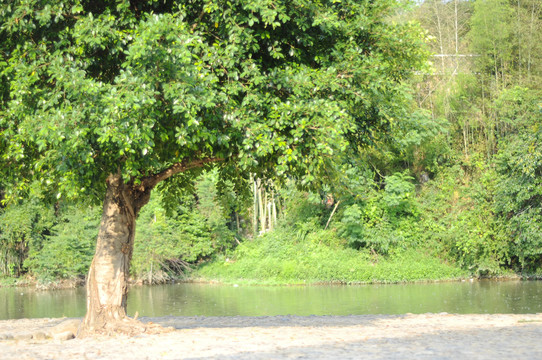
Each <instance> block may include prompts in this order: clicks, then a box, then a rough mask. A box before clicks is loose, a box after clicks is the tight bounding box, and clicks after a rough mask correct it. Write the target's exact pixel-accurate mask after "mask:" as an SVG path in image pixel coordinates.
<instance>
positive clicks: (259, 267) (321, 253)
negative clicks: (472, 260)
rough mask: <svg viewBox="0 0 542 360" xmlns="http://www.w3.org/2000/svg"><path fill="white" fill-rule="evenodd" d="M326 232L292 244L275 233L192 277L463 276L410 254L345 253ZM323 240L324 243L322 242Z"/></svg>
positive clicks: (265, 280) (393, 279)
mask: <svg viewBox="0 0 542 360" xmlns="http://www.w3.org/2000/svg"><path fill="white" fill-rule="evenodd" d="M329 238H333V234H332V233H331V232H329V231H319V232H317V233H314V234H311V235H309V236H307V238H306V239H302V240H300V239H292V238H291V237H288V236H287V234H285V233H284V232H281V231H275V232H274V233H272V234H267V235H265V236H263V237H260V238H257V239H256V240H254V241H252V242H251V241H247V242H245V243H243V244H241V245H240V246H239V247H238V248H237V249H236V250H235V251H234V252H233V253H231V254H230V255H229V256H219V257H217V258H216V259H215V260H214V261H212V262H209V263H206V264H203V265H201V266H200V267H199V268H198V269H197V270H196V271H195V272H194V273H193V274H192V278H193V279H197V280H203V281H217V282H221V283H239V284H262V285H264V284H265V285H271V284H277V285H278V284H315V283H344V284H362V283H400V282H418V281H437V280H454V279H460V278H465V277H468V276H469V274H468V273H467V272H466V271H464V270H462V269H460V268H458V267H454V266H452V265H449V264H445V263H443V262H441V261H440V260H439V259H437V258H433V257H430V256H428V255H425V254H423V253H420V252H418V251H415V250H407V251H392V252H391V254H390V255H387V256H376V255H372V254H371V253H370V252H368V251H358V250H354V249H351V248H345V247H344V246H343V245H341V244H338V243H337V242H336V241H335V240H331V241H329ZM326 240H327V241H326Z"/></svg>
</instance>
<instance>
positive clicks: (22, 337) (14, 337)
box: [13, 334, 32, 340]
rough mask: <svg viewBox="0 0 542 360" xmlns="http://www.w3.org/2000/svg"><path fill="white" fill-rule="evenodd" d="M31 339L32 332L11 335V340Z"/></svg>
mask: <svg viewBox="0 0 542 360" xmlns="http://www.w3.org/2000/svg"><path fill="white" fill-rule="evenodd" d="M30 339H32V334H17V335H15V336H13V340H30Z"/></svg>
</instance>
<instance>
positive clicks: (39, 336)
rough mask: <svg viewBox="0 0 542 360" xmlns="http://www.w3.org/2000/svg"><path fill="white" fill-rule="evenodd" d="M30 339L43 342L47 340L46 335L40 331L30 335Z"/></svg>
mask: <svg viewBox="0 0 542 360" xmlns="http://www.w3.org/2000/svg"><path fill="white" fill-rule="evenodd" d="M32 339H34V340H45V339H47V335H46V334H45V333H44V332H42V331H38V332H36V333H34V334H33V335H32Z"/></svg>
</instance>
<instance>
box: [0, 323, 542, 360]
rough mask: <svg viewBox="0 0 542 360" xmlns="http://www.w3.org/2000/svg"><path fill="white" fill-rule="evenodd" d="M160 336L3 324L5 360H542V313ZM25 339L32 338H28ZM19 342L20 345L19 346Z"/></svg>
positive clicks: (200, 326)
mask: <svg viewBox="0 0 542 360" xmlns="http://www.w3.org/2000/svg"><path fill="white" fill-rule="evenodd" d="M141 320H143V321H145V322H151V321H152V322H154V323H159V324H161V325H164V326H172V327H174V328H175V329H176V330H175V331H173V332H170V333H164V334H160V335H140V336H137V337H127V336H115V337H109V338H108V337H97V338H86V339H73V340H59V339H53V340H51V339H49V340H38V339H29V338H28V337H29V335H28V334H31V333H36V332H37V331H46V330H47V329H49V328H51V327H54V326H55V325H58V324H59V323H61V322H63V321H65V319H22V320H4V321H0V337H1V336H2V335H4V337H6V334H8V335H11V336H12V337H14V338H15V339H11V340H0V358H1V359H296V358H299V359H405V358H416V359H542V340H541V339H542V314H533V315H450V314H422V315H412V314H407V315H389V316H388V315H361V316H308V317H303V316H273V317H161V318H143V319H141ZM25 334H26V335H25ZM16 339H18V340H16Z"/></svg>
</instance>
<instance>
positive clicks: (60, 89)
mask: <svg viewBox="0 0 542 360" xmlns="http://www.w3.org/2000/svg"><path fill="white" fill-rule="evenodd" d="M394 6H395V1H392V0H380V1H368V0H367V1H306V0H296V1H267V0H253V1H183V2H174V1H165V2H162V1H153V0H151V1H146V2H129V1H106V2H99V3H96V2H93V1H79V0H76V1H73V0H72V1H47V2H43V1H36V0H22V1H14V2H11V3H10V4H8V5H3V6H2V9H1V10H0V20H1V21H0V22H1V23H2V26H1V29H0V31H1V36H2V38H4V39H6V41H3V42H2V45H0V56H1V59H2V60H1V61H0V66H1V73H2V78H1V79H2V80H1V85H0V89H1V92H2V102H1V108H0V116H1V117H0V131H1V133H0V135H1V139H2V140H1V141H2V143H1V145H0V147H1V149H2V151H1V153H2V155H1V156H2V170H1V171H2V173H3V174H4V175H5V180H6V181H7V182H10V183H11V184H17V186H18V188H19V189H22V190H24V189H25V188H27V187H28V185H29V184H30V182H31V181H34V180H38V181H39V182H40V183H41V184H43V185H44V188H45V189H46V190H47V192H48V193H49V195H52V196H56V197H61V196H63V197H67V198H81V197H86V198H88V197H95V198H97V199H99V200H101V199H102V198H103V193H104V186H105V179H106V178H107V176H108V175H109V174H111V173H118V172H120V173H121V174H122V176H123V179H124V181H125V182H133V183H138V182H141V181H145V179H146V181H150V178H151V177H154V178H153V179H154V180H152V181H159V180H162V179H165V178H166V177H168V176H169V175H171V173H176V172H180V171H184V170H186V169H188V168H192V167H200V166H201V165H203V164H204V163H207V162H221V163H222V168H223V169H224V172H226V171H229V172H230V173H232V174H235V175H238V174H241V173H248V172H249V171H250V172H257V173H264V174H267V175H275V176H276V175H278V176H283V175H285V174H287V175H288V176H290V177H294V178H297V179H299V180H302V181H305V182H310V181H312V180H314V179H315V177H316V175H318V173H319V172H321V171H322V170H323V169H324V168H325V164H326V162H328V161H329V160H330V159H331V158H332V157H333V155H334V154H336V153H337V152H340V151H344V150H345V149H347V148H348V147H349V146H351V145H353V146H354V148H355V146H357V145H360V144H361V145H363V144H368V143H371V141H373V140H374V139H375V138H377V137H379V136H380V135H381V134H383V133H385V132H386V130H387V129H389V127H390V125H391V124H392V123H393V122H394V121H397V119H398V117H400V116H405V114H406V113H405V100H404V99H405V92H404V89H403V88H402V87H401V85H400V84H401V81H402V80H403V79H404V78H405V77H407V76H408V75H409V74H411V73H412V72H413V71H414V70H415V69H417V68H419V67H420V66H422V65H423V64H424V62H425V57H424V56H425V55H426V54H425V52H424V50H423V49H424V47H423V46H422V43H423V40H424V34H423V33H422V32H420V31H419V30H418V28H417V27H416V26H415V25H413V24H410V23H403V24H396V23H393V22H391V21H388V20H387V19H386V18H385V17H386V16H387V15H388V14H389V13H390V11H391V9H392V8H393V7H394ZM166 170H169V171H170V173H168V174H166V173H165V171H166ZM158 176H161V178H158ZM177 182H179V181H177ZM12 192H13V188H10V187H7V195H8V196H9V194H10V193H12Z"/></svg>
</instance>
